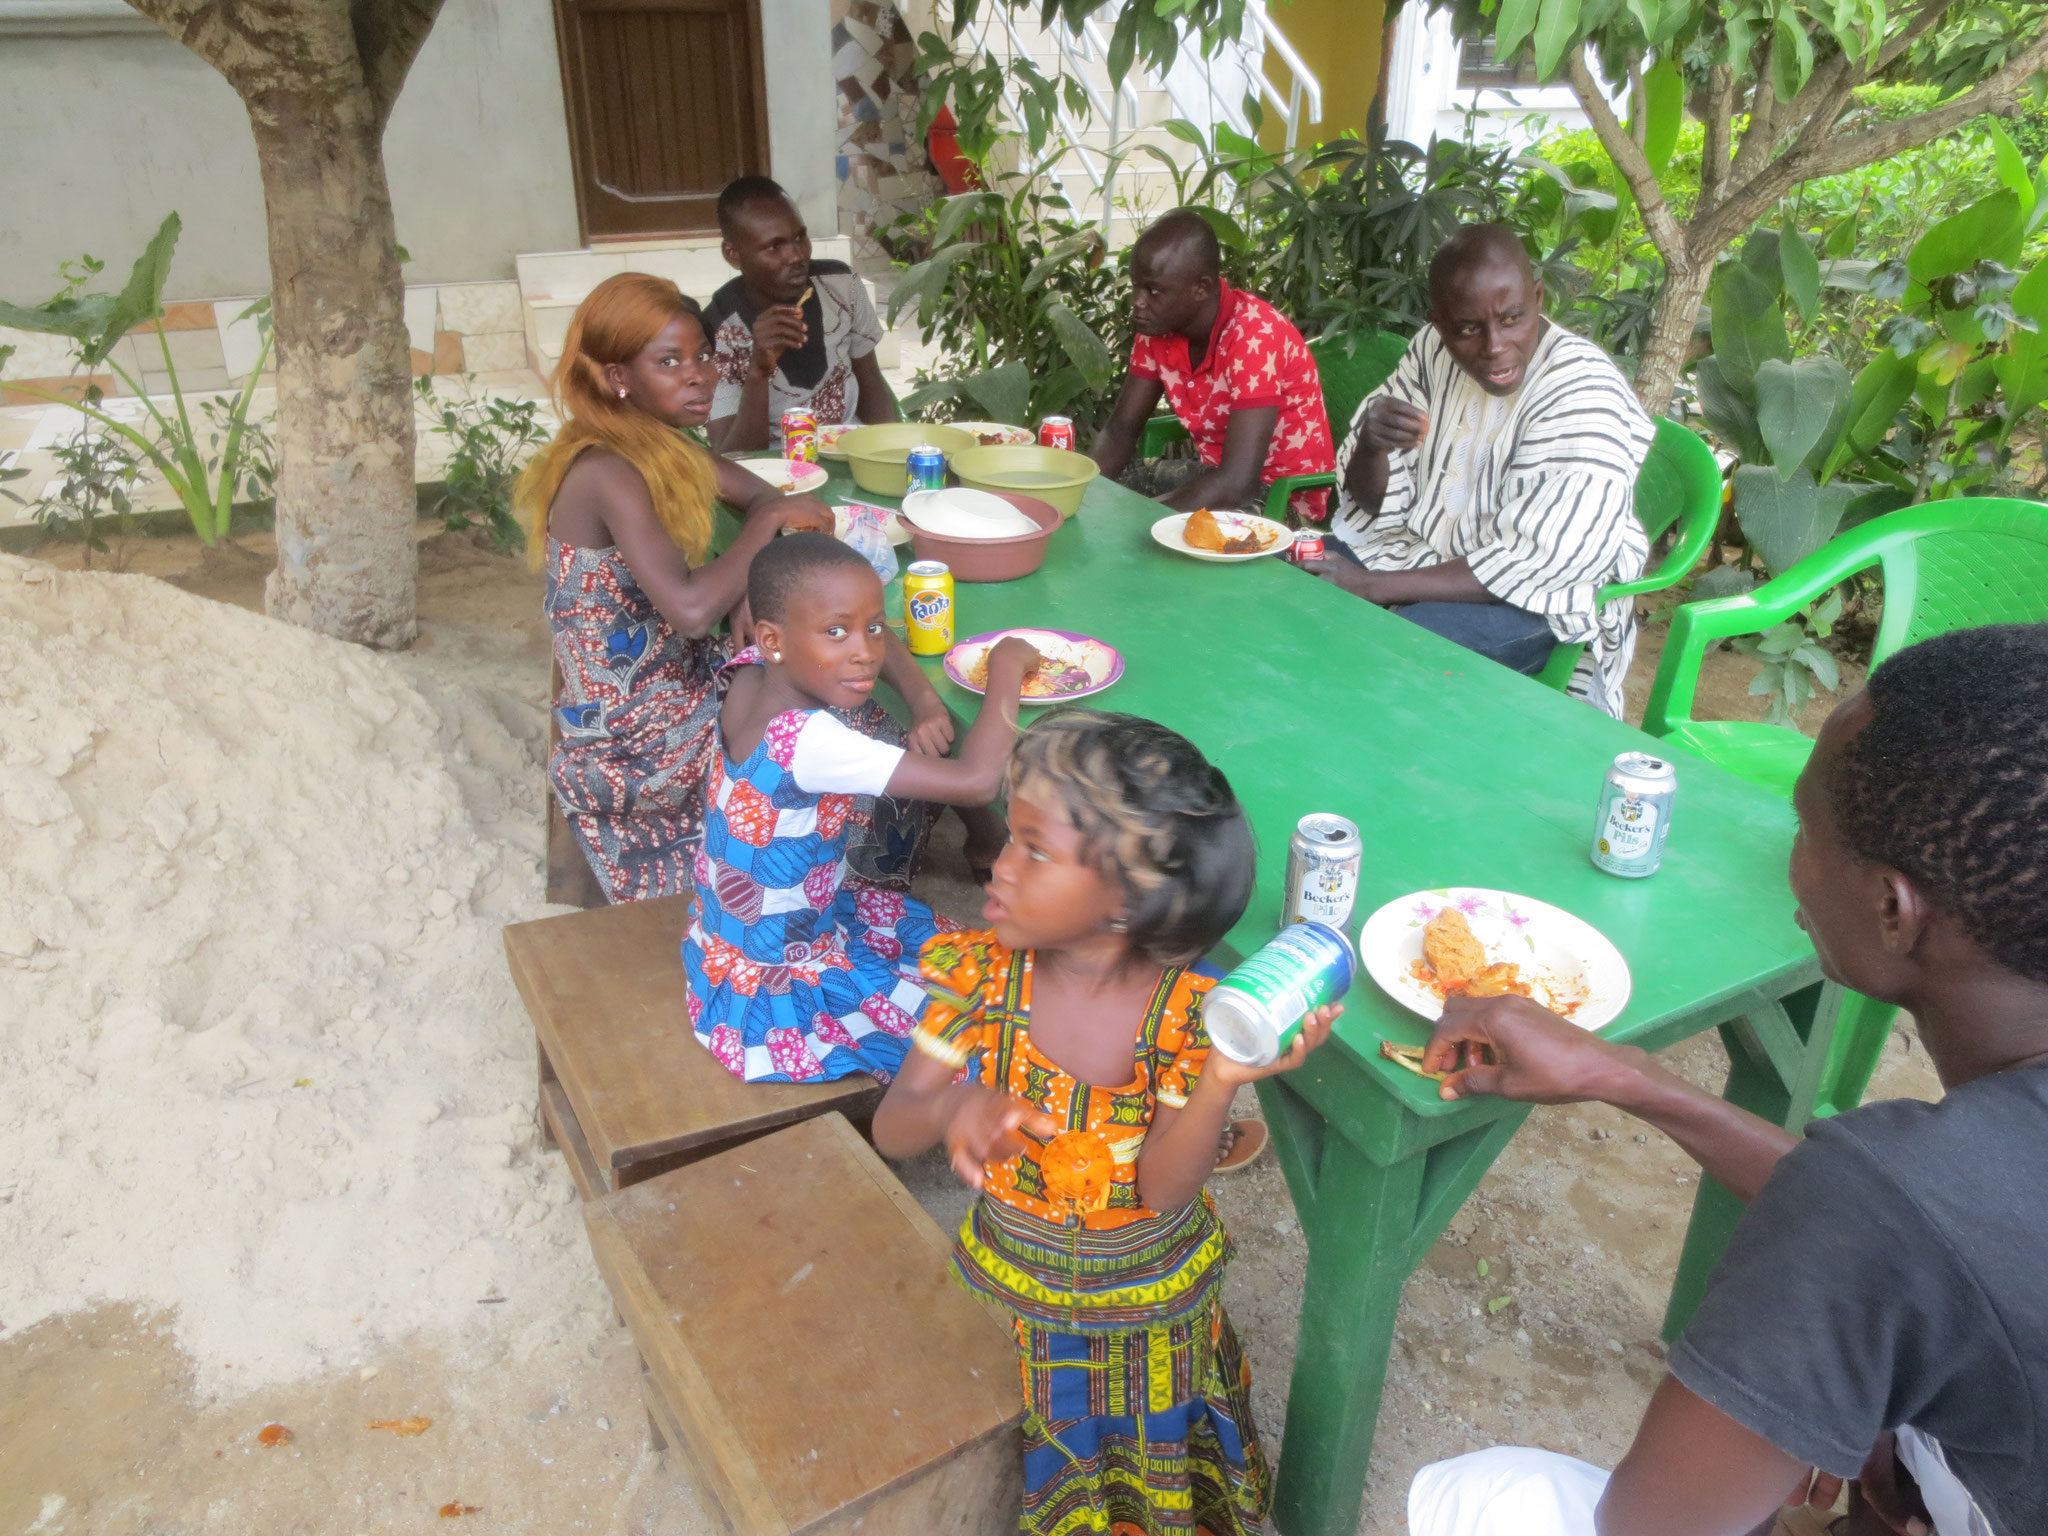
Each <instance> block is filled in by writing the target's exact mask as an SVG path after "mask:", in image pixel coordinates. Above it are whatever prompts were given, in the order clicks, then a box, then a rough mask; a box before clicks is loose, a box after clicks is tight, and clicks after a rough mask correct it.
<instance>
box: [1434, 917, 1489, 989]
mask: <svg viewBox="0 0 2048 1536" xmlns="http://www.w3.org/2000/svg"><path fill="white" fill-rule="evenodd" d="M1422 958H1423V960H1424V962H1425V963H1426V964H1427V965H1428V966H1429V968H1430V969H1431V970H1432V971H1434V972H1436V979H1437V983H1438V984H1439V985H1440V986H1441V987H1442V988H1443V989H1444V991H1445V992H1446V993H1449V992H1455V991H1462V990H1464V988H1465V986H1466V985H1467V984H1468V983H1469V982H1470V981H1471V980H1472V978H1473V977H1474V976H1477V975H1478V974H1479V973H1480V972H1481V971H1483V970H1485V969H1486V950H1485V949H1484V948H1483V947H1482V946H1481V945H1480V943H1479V940H1478V938H1477V936H1476V935H1474V933H1473V932H1472V925H1471V924H1470V923H1468V922H1466V921H1465V914H1464V913H1462V912H1460V911H1459V910H1458V909H1457V908H1456V907H1445V908H1444V909H1443V911H1441V912H1439V913H1437V915H1436V916H1435V917H1432V918H1431V919H1430V920H1429V924H1428V926H1427V927H1425V928H1424V929H1423V930H1422Z"/></svg>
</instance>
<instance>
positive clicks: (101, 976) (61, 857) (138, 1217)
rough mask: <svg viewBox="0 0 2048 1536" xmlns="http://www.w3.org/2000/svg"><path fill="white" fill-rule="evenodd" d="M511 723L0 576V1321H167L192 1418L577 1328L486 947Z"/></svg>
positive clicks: (531, 813)
mask: <svg viewBox="0 0 2048 1536" xmlns="http://www.w3.org/2000/svg"><path fill="white" fill-rule="evenodd" d="M543 728H544V720H543V716H542V714H541V712H540V711H539V710H538V709H536V708H534V707H532V706H531V705H528V704H523V703H520V702H518V701H515V700H512V699H510V698H508V697H506V696H505V695H502V694H498V693H495V692H492V691H490V690H485V689H478V688H457V689H438V688H434V687H432V686H430V685H427V684H424V683H420V682H416V681H414V680H413V678H412V674H411V672H409V670H408V667H407V664H406V663H405V662H403V661H402V660H399V659H394V658H389V657H379V656H375V655H371V654H368V653H365V652H362V651H359V650H356V649H354V648H353V647H349V646H345V645H342V644H340V643H338V642H335V641H331V640H327V639H324V638H322V637H319V636H316V635H312V634H308V633H306V632H304V631H300V630H295V629H292V628H290V627H288V626H285V625H282V624H277V623H273V622H271V621H270V620H267V619H264V618H262V617H260V616H257V615H254V614H250V613H245V612H242V611H240V610H237V609H233V608H229V607H225V606H222V605H220V604H216V603H211V602H208V601H206V600H204V599H201V598H197V597H192V596H189V595H187V594H185V593H183V592H180V591H177V590H176V589H174V588H172V587H169V586H166V585H164V584H163V583H161V582H158V581H155V580H152V579H149V578H147V577H138V576H109V575H78V574H65V573H58V572H53V571H51V570H50V569H49V568H47V567H45V566H42V565H39V564H36V563H33V562H29V561H24V560H19V559H14V558H11V557H7V556H0V1253H4V1255H5V1258H4V1260H0V1325H4V1326H5V1328H7V1329H8V1330H10V1331H11V1330H19V1329H21V1328H24V1327H27V1326H28V1325H30V1324H32V1323H34V1322H35V1321H37V1320H39V1319H40V1318H43V1317H45V1316H48V1315H49V1314H51V1313H54V1312H59V1311H64V1310H68V1309H70V1308H74V1307H77V1306H81V1305H84V1304H86V1303H88V1302H90V1301H96V1300H134V1301H139V1302H144V1303H148V1304H151V1305H155V1306H162V1307H173V1308H176V1309H177V1317H178V1335H179V1337H178V1342H179V1343H180V1344H181V1345H182V1346H183V1347H184V1348H185V1349H186V1350H188V1351H189V1352H190V1353H191V1354H192V1356H193V1357H194V1358H195V1359H196V1360H197V1361H198V1363H199V1367H200V1372H201V1386H202V1389H204V1390H206V1391H208V1392H210V1393H213V1394H216V1395H218V1394H222V1393H228V1392H234V1391H237V1390H239V1389H242V1388H245V1387H249V1386H254V1385H257V1384H261V1383H266V1382H270V1381H277V1380H283V1379H288V1378H292V1377H296V1376H300V1375H304V1374H307V1373H309V1372H313V1371H317V1370H320V1369H322V1368H327V1367H339V1366H344V1365H349V1364H355V1363H359V1362H369V1361H374V1360H375V1359H376V1358H377V1357H378V1355H379V1353H380V1352H382V1351H383V1350H384V1349H385V1348H386V1346H387V1345H388V1344H389V1343H391V1342H395V1341H396V1340H398V1339H400V1338H409V1337H412V1336H414V1335H418V1334H424V1335H426V1336H428V1337H430V1338H433V1339H436V1340H438V1341H439V1342H442V1343H444V1344H445V1345H446V1346H448V1347H450V1348H453V1349H456V1350H458V1351H461V1352H463V1353H464V1354H468V1352H470V1351H477V1352H479V1356H478V1357H479V1358H488V1357H490V1356H491V1355H493V1354H494V1352H496V1351H500V1350H504V1349H513V1350H520V1349H523V1348H526V1347H530V1346H531V1345H532V1344H533V1343H535V1342H536V1341H538V1340H539V1339H541V1338H544V1337H549V1336H556V1335H560V1334H561V1333H563V1332H564V1331H565V1330H575V1329H580V1328H586V1327H587V1328H596V1327H599V1326H602V1322H603V1318H604V1313H603V1310H602V1308H603V1294H602V1290H601V1288H600V1287H599V1285H598V1283H597V1282H596V1280H595V1278H594V1276H593V1274H592V1271H591V1267H590V1264H589V1260H588V1257H587V1255H586V1254H585V1253H584V1252H583V1241H582V1235H581V1228H580V1222H579V1221H578V1220H577V1217H576V1213H575V1210H574V1194H573V1190H572V1188H571V1186H570V1184H569V1181H568V1178H567V1176H566V1174H565V1173H564V1172H563V1170H562V1165H561V1162H560V1159H559V1158H554V1157H549V1156H543V1155H541V1154H540V1153H539V1152H538V1151H537V1149H536V1147H535V1143H534V1137H533V1129H532V1120H531V1115H532V1102H533V1054H532V1036H531V1031H530V1028H529V1027H528V1026H527V1024H526V1020H525V1015H524V1012H523V1010H522V1009H521V1007H520V1005H519V1001H518V998H517V996H516V994H515V993H514V992H513V990H512V986H511V983H510V981H509V980H508V979H507V977H506V973H505V965H504V959H503V951H502V948H501V945H500V940H499V928H500V926H501V925H502V924H504V923H505V922H507V921H511V920H516V919H519V918H523V917H529V916H536V915H540V913H541V912H542V911H543V910H545V909H544V908H543V907H542V906H541V903H540V874H539V866H540V859H541V810H542V802H541V794H542V784H541V777H540V771H539V763H540V757H541V753H542V750H543V734H542V733H543ZM495 1297H502V1298H504V1299H503V1301H502V1302H498V1301H489V1302H486V1301H485V1300H484V1298H495Z"/></svg>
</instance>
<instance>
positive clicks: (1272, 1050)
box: [1202, 923, 1358, 1067]
mask: <svg viewBox="0 0 2048 1536" xmlns="http://www.w3.org/2000/svg"><path fill="white" fill-rule="evenodd" d="M1357 971H1358V955H1357V952H1356V951H1355V950H1353V949H1352V947H1351V941H1350V940H1349V939H1347V938H1346V937H1344V935H1343V933H1342V932H1340V931H1339V930H1338V929H1335V928H1332V927H1331V926H1330V925H1329V924H1328V923H1295V924H1293V925H1292V926H1290V927H1286V928H1282V929H1281V930H1280V932H1279V934H1278V936H1277V937H1275V938H1274V939H1273V940H1272V942H1270V943H1269V944H1267V945H1266V947H1265V948H1263V949H1261V950H1259V951H1258V952H1257V953H1256V954H1254V955H1252V956H1251V958H1250V959H1248V960H1246V961H1245V962H1244V964H1243V965H1240V966H1239V967H1238V968H1237V969H1236V970H1234V971H1232V972H1231V973H1230V974H1229V975H1228V976H1226V977H1224V978H1223V979H1222V980H1221V981H1219V982H1217V983H1216V985H1215V986H1213V987H1211V988H1210V989H1209V994H1208V996H1207V997H1205V998H1203V999H1202V1023H1203V1024H1204V1025H1205V1026H1206V1027H1207V1029H1208V1031H1209V1043H1210V1044H1211V1045H1213V1046H1215V1047H1216V1049H1217V1050H1219V1051H1221V1052H1222V1053H1223V1054H1224V1055H1226V1056H1228V1057H1229V1058H1230V1059H1231V1060H1232V1061H1241V1062H1244V1063H1246V1064H1247V1065H1248V1066H1254V1067H1263V1066H1265V1065H1266V1064H1267V1063H1268V1062H1272V1061H1278V1060H1279V1059H1280V1058H1281V1057H1282V1056H1284V1055H1285V1054H1286V1053H1287V1051H1288V1050H1289V1049H1290V1048H1291V1047H1292V1046H1293V1044H1294V1040H1295V1037H1296V1036H1297V1035H1299V1034H1300V1033H1301V1021H1302V1017H1303V1016H1304V1015H1305V1014H1307V1013H1308V1012H1309V1011H1310V1010H1311V1009H1314V1008H1320V1007H1322V1006H1323V1004H1325V1003H1335V1002H1341V1001H1342V1000H1343V997H1344V994H1345V993H1347V992H1349V991H1350V990H1351V978H1352V977H1353V976H1354V975H1355V974H1357Z"/></svg>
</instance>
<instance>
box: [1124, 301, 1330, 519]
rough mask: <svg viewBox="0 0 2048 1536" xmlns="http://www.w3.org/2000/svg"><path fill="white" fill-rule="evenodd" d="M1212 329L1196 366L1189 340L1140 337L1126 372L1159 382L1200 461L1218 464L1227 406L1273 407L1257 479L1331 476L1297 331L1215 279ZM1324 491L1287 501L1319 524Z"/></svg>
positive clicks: (1318, 396)
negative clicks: (1276, 413)
mask: <svg viewBox="0 0 2048 1536" xmlns="http://www.w3.org/2000/svg"><path fill="white" fill-rule="evenodd" d="M1217 287H1218V300H1217V305H1216V327H1215V329H1214V330H1212V331H1210V333H1209V346H1208V349H1207V350H1206V351H1205V352H1204V353H1203V354H1202V361H1201V364H1200V365H1199V366H1195V365H1193V364H1190V363H1189V361H1188V340H1187V338H1186V337H1185V336H1181V335H1178V334H1175V335H1171V336H1140V337H1138V338H1137V339H1136V340H1135V341H1133V342H1132V343H1131V373H1132V374H1133V375H1134V376H1135V377H1137V378H1141V379H1157V380H1158V381H1159V382H1160V384H1161V385H1163V386H1164V387H1165V390H1166V400H1167V403H1168V404H1169V405H1171V406H1172V407H1173V413H1174V415H1176V416H1178V417H1179V418H1180V419H1181V424H1182V425H1183V426H1185V427H1186V428H1187V429H1188V435H1189V436H1191V437H1192V438H1193V439H1194V440H1195V448H1196V450H1197V451H1198V452H1199V453H1200V454H1201V456H1202V463H1203V464H1205V465H1206V466H1208V467H1209V468H1211V469H1214V468H1215V467H1216V466H1217V465H1218V464H1221V463H1222V462H1223V433H1224V430H1225V429H1226V428H1227V427H1228V426H1229V425H1230V413H1231V412H1232V411H1249V410H1256V409H1258V408H1259V407H1260V406H1267V405H1270V406H1277V407H1278V408H1279V411H1280V419H1279V420H1278V421H1277V422H1276V423H1275V424H1274V427H1273V440H1272V442H1271V443H1270V444H1269V445H1268V446H1267V448H1266V462H1265V464H1264V465H1263V466H1262V467H1261V468H1260V470H1259V483H1260V484H1261V485H1271V484H1272V483H1273V482H1274V481H1275V480H1277V479H1279V478H1280V477H1281V476H1282V475H1327V474H1331V473H1334V472H1335V470H1336V467H1337V456H1336V452H1335V450H1334V449H1333V448H1332V446H1331V444H1330V422H1329V418H1328V417H1327V416H1326V415H1325V414H1324V410H1323V381H1322V379H1321V378H1320V377H1319V376H1318V375H1317V373H1316V360H1315V358H1314V357H1313V356H1312V355H1311V354H1310V352H1309V350H1308V345H1307V343H1306V342H1304V341H1303V340H1302V339H1301V332H1299V331H1297V330H1296V329H1295V328H1294V325H1293V323H1292V322H1291V321H1289V320H1288V318H1287V317H1286V316H1285V315H1283V314H1281V313H1280V311H1279V310H1277V309H1275V308H1274V307H1273V306H1272V305H1270V304H1268V303H1267V302H1266V301H1265V300H1264V299H1262V298H1260V297H1259V296H1258V295H1257V294H1254V293H1244V292H1242V291H1240V290H1239V289H1236V288H1233V287H1231V286H1230V284H1228V283H1226V282H1223V281H1222V280H1221V279H1218V281H1217ZM1328 496H1329V493H1328V492H1327V491H1301V492H1298V493H1297V494H1296V495H1295V496H1294V497H1293V499H1292V500H1291V501H1290V502H1289V503H1288V505H1289V507H1290V508H1291V509H1292V510H1293V511H1294V512H1295V514H1296V515H1297V516H1300V517H1304V518H1308V519H1310V520H1312V521H1315V522H1321V521H1322V520H1323V518H1324V517H1325V516H1326V515H1327V512H1328Z"/></svg>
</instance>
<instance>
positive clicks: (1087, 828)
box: [1004, 708, 1258, 965]
mask: <svg viewBox="0 0 2048 1536" xmlns="http://www.w3.org/2000/svg"><path fill="white" fill-rule="evenodd" d="M1004 793H1005V794H1006V795H1008V796H1013V797H1014V796H1017V795H1020V794H1022V795H1027V796H1030V797H1032V798H1043V799H1047V800H1052V801H1056V802H1057V803H1058V804H1059V805H1060V806H1062V807H1063V808H1064V809H1065V810H1066V813H1067V818H1068V819H1069V820H1070V821H1072V822H1073V824H1074V828H1075V830H1076V831H1078V832H1079V833H1080V834H1081V841H1082V843H1083V845H1084V846H1085V847H1086V848H1087V850H1088V859H1089V862H1090V864H1091V865H1092V866H1093V867H1094V868H1095V869H1096V870H1097V871H1098V872H1100V873H1101V874H1102V875H1103V876H1104V877H1105V878H1107V879H1110V880H1113V881H1115V882H1116V883H1117V884H1119V885H1121V886H1122V887H1123V890H1124V894H1125V897H1126V900H1127V903H1128V905H1127V907H1126V911H1125V922H1126V924H1127V928H1126V932H1127V934H1128V937H1129V939H1130V943H1131V947H1132V948H1133V949H1135V950H1137V951H1138V952H1139V953H1140V954H1142V955H1144V956H1145V957H1146V958H1148V959H1150V960H1153V961H1156V962H1157V963H1159V964H1160V965H1191V964H1193V963H1194V962H1195V961H1197V960H1199V959H1201V957H1202V956H1203V955H1205V954H1207V953H1208V952H1209V951H1210V950H1211V949H1213V948H1214V947H1215V946H1216V944H1217V943H1218V942H1219V941H1220V940H1221V939H1222V938H1223V936H1224V935H1225V934H1226V933H1228V932H1230V930H1231V928H1232V927H1233V926H1235V924H1236V922H1237V920H1238V919H1239V918H1240V917H1242V916H1244V909H1245V907H1246V905H1247V904H1248V903H1249V902H1250V901H1251V897H1252V879H1253V876H1254V875H1255V873H1256V872H1257V866H1258V853H1257V849H1256V848H1255V846H1254V845H1253V842H1252V832H1251V827H1250V825H1249V824H1248V823H1247V822H1246V821H1245V816H1244V807H1243V806H1241V805H1239V804H1238V802H1237V796H1236V794H1235V793H1233V792H1232V790H1231V788H1230V781H1229V780H1228V779H1226V778H1225V777H1224V776H1223V773H1222V771H1221V770H1220V769H1218V768H1217V767H1215V766H1214V765H1213V764H1212V763H1210V762H1209V760H1208V759H1207V758H1205V757H1203V756H1202V754H1201V751H1200V750H1199V749H1198V748H1197V747H1196V746H1195V744H1194V743H1193V742H1191V741H1189V740H1188V739H1187V738H1186V737H1185V736H1182V735H1181V734H1180V733H1179V732H1177V731H1171V730H1168V729H1167V728H1166V727H1165V726H1163V725H1160V724H1159V723H1158V722H1157V721H1153V720H1144V719H1141V718H1139V717H1138V716H1136V715H1120V714H1111V713H1107V712H1105V711H1101V710H1093V709H1079V708H1073V709H1063V710H1055V711H1053V712H1051V713H1049V714H1046V715H1043V716H1041V717H1040V718H1039V719H1038V720H1036V721H1034V722H1032V725H1031V728H1030V729H1029V730H1027V731H1025V733H1024V734H1023V736H1022V737H1021V738H1020V739H1019V740H1018V742H1017V746H1016V748H1015V750H1014V751H1013V752H1012V753H1011V756H1010V767H1009V773H1008V775H1007V777H1006V780H1005V783H1004Z"/></svg>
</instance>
